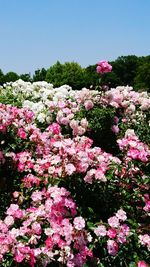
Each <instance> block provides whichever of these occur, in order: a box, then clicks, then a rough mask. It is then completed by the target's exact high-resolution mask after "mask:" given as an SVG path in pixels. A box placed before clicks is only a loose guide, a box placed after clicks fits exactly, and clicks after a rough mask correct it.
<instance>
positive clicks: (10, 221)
mask: <svg viewBox="0 0 150 267" xmlns="http://www.w3.org/2000/svg"><path fill="white" fill-rule="evenodd" d="M4 223H5V224H6V225H7V226H8V227H9V226H11V225H13V224H14V218H13V216H10V215H8V216H6V217H5V220H4Z"/></svg>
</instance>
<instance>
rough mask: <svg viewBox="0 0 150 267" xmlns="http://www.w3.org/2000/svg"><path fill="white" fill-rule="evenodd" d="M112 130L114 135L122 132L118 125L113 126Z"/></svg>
mask: <svg viewBox="0 0 150 267" xmlns="http://www.w3.org/2000/svg"><path fill="white" fill-rule="evenodd" d="M111 129H112V131H113V133H115V134H118V133H119V131H120V130H119V127H118V125H113V126H112V127H111Z"/></svg>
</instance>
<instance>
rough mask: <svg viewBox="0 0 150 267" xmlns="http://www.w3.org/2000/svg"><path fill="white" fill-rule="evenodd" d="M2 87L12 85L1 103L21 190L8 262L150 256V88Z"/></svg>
mask: <svg viewBox="0 0 150 267" xmlns="http://www.w3.org/2000/svg"><path fill="white" fill-rule="evenodd" d="M97 71H98V72H99V73H101V74H102V73H105V72H109V71H111V66H110V65H109V64H108V63H107V62H104V61H102V62H99V63H98V67H97ZM0 92H1V94H5V95H7V94H8V95H11V99H10V102H9V101H8V103H10V104H7V103H1V104H0V176H1V177H2V179H1V181H2V180H4V181H5V183H6V182H7V183H8V187H7V189H8V190H9V192H8V194H9V197H8V199H10V196H11V195H12V196H13V198H12V199H11V203H6V201H5V200H6V199H4V202H2V204H1V207H2V206H3V203H6V204H5V206H7V208H6V211H5V216H4V214H3V215H2V217H1V218H2V219H1V220H0V241H1V242H0V261H1V263H0V265H1V266H6V265H7V266H9V265H10V262H13V264H16V265H17V266H24V265H25V266H32V267H34V266H43V267H46V266H47V265H49V264H51V263H52V264H53V263H54V264H55V263H56V264H57V263H60V264H61V265H63V266H68V267H76V266H79V267H80V266H81V267H82V266H84V264H86V266H124V265H123V264H124V263H126V265H128V266H133V264H134V266H138V267H142V266H144V267H146V266H148V264H149V262H150V259H149V250H150V236H149V213H150V198H149V189H150V187H149V185H150V183H149V159H150V148H149V146H148V144H149V141H147V140H146V141H143V138H144V134H143V138H141V137H142V134H140V131H141V133H142V131H143V129H145V131H144V133H146V136H145V139H147V138H148V134H149V129H148V125H149V106H150V97H149V94H148V93H145V92H141V93H140V92H135V91H133V89H132V88H131V87H128V86H127V87H117V88H114V89H110V90H109V91H103V92H99V91H97V90H89V89H86V88H83V89H82V90H79V91H73V90H72V88H70V87H69V86H68V85H64V86H61V87H59V88H53V85H52V84H48V83H46V82H36V83H26V82H23V81H21V80H18V81H16V82H15V83H9V84H6V85H4V87H0ZM13 101H14V103H15V105H16V106H15V105H14V106H13V105H11V103H12V102H13ZM103 112H104V113H105V115H106V116H104V113H103ZM110 113H111V114H112V116H110ZM97 114H98V115H97ZM107 115H108V116H107ZM107 118H108V119H107ZM102 121H103V123H102ZM145 122H146V125H145ZM142 123H143V125H145V126H144V127H145V128H140V127H143V126H141V124H142ZM92 127H93V128H92ZM108 128H109V131H107V130H108ZM95 129H97V130H95ZM139 129H140V131H139ZM141 129H142V130H141ZM113 132H114V133H115V134H116V136H115V135H114V134H113ZM107 134H108V136H107ZM118 136H119V139H118V140H117V138H118ZM105 137H107V138H106V139H105ZM111 137H113V138H112V139H113V142H112V143H111V140H112V139H111ZM96 138H97V140H98V139H101V140H100V141H101V144H102V146H101V145H100V146H101V147H102V148H103V149H102V148H101V147H99V146H98V145H97V143H96V140H95V139H96ZM106 140H107V144H106ZM98 141H99V140H98ZM145 142H146V143H145ZM103 143H105V146H103ZM105 147H106V148H108V149H106V150H105ZM106 151H107V152H106ZM110 151H111V153H110ZM112 151H113V152H112ZM1 181H0V190H1V191H3V188H2V187H3V184H1ZM10 181H11V183H9V182H10ZM12 184H14V185H13V186H14V188H12V190H11V186H12ZM9 186H10V189H9ZM13 189H14V190H13ZM1 191H0V193H1ZM4 193H6V192H4ZM8 194H7V195H8ZM4 196H5V195H4ZM2 198H3V197H2ZM120 207H121V208H120ZM3 209H4V207H3ZM112 214H114V215H113V216H112ZM97 222H98V223H97ZM91 225H92V226H91ZM131 251H132V253H131Z"/></svg>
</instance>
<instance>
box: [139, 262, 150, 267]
mask: <svg viewBox="0 0 150 267" xmlns="http://www.w3.org/2000/svg"><path fill="white" fill-rule="evenodd" d="M137 267H148V265H147V264H146V262H145V261H138V264H137Z"/></svg>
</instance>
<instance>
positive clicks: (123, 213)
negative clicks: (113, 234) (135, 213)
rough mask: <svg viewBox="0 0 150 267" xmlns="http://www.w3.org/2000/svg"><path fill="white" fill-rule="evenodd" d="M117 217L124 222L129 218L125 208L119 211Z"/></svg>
mask: <svg viewBox="0 0 150 267" xmlns="http://www.w3.org/2000/svg"><path fill="white" fill-rule="evenodd" d="M116 217H117V218H118V219H119V220H120V221H123V222H124V221H125V220H126V219H127V216H126V212H125V211H124V210H123V209H120V210H118V211H117V213H116Z"/></svg>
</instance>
